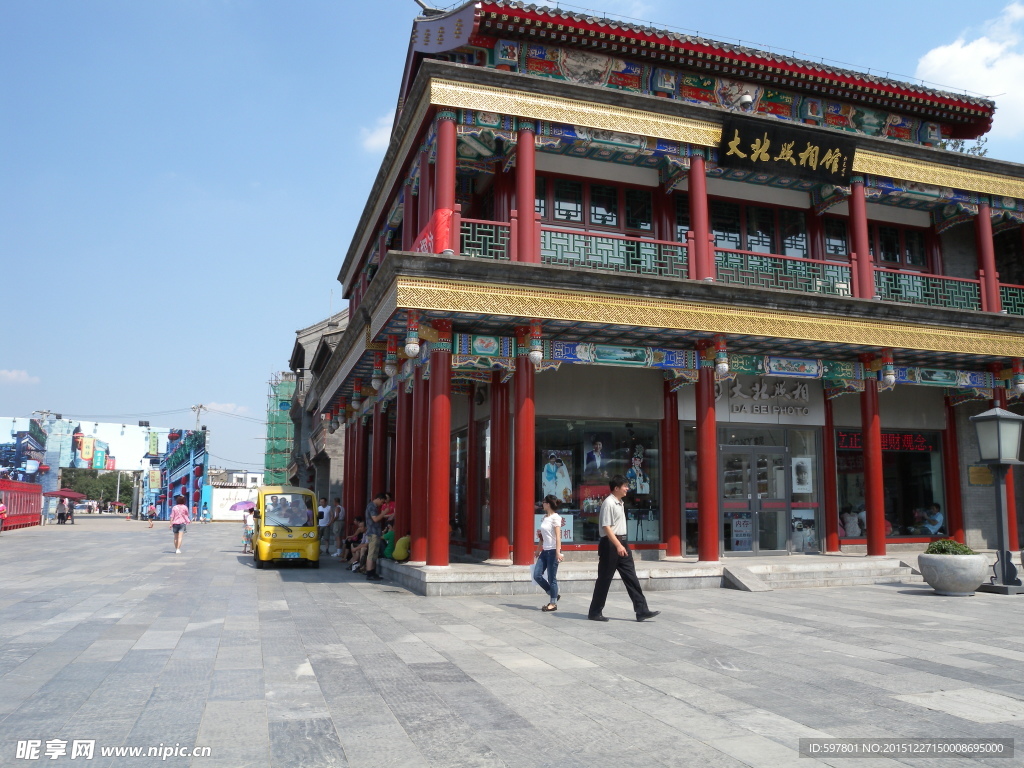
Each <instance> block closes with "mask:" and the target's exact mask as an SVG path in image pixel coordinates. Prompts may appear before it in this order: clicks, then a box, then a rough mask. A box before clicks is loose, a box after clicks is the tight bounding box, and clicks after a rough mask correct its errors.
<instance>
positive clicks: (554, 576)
mask: <svg viewBox="0 0 1024 768" xmlns="http://www.w3.org/2000/svg"><path fill="white" fill-rule="evenodd" d="M544 571H547V573H548V577H547V578H546V579H545V578H544ZM533 580H534V581H536V582H537V583H538V584H539V585H540V588H541V589H543V590H544V591H545V592H547V593H548V595H549V596H550V597H551V602H552V603H553V602H555V601H556V600H557V599H558V550H556V549H544V550H541V553H540V556H539V557H538V558H537V563H536V565H534V566H533Z"/></svg>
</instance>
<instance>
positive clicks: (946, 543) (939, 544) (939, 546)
mask: <svg viewBox="0 0 1024 768" xmlns="http://www.w3.org/2000/svg"><path fill="white" fill-rule="evenodd" d="M924 553H925V554H926V555H976V554H978V553H977V552H975V551H974V550H973V549H971V548H970V547H968V546H967V545H966V544H961V543H960V542H959V541H955V540H954V539H939V540H938V541H933V542H932V543H931V544H929V545H928V549H926V550H925V551H924Z"/></svg>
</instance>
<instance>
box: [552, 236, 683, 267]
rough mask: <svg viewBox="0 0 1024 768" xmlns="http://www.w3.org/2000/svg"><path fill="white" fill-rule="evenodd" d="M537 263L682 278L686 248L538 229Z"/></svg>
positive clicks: (678, 244)
mask: <svg viewBox="0 0 1024 768" xmlns="http://www.w3.org/2000/svg"><path fill="white" fill-rule="evenodd" d="M540 259H541V261H542V262H543V263H545V264H561V265H563V266H569V267H585V268H588V269H599V270H607V271H609V272H626V273H632V274H638V275H658V276H660V277H686V276H687V266H686V263H687V262H686V244H685V243H671V242H666V241H664V240H645V239H641V238H636V237H622V236H620V235H603V234H602V235H597V234H594V233H592V232H579V231H576V230H572V229H555V228H553V227H541V232H540Z"/></svg>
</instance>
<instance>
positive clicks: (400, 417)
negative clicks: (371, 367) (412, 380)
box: [395, 381, 412, 541]
mask: <svg viewBox="0 0 1024 768" xmlns="http://www.w3.org/2000/svg"><path fill="white" fill-rule="evenodd" d="M405 385H406V382H404V381H399V382H398V400H397V402H396V404H395V407H396V409H397V410H396V412H395V422H396V423H395V540H396V541H397V540H398V539H400V538H401V537H402V536H405V535H406V534H407V533H409V521H410V509H411V505H412V393H411V392H407V391H406V387H405Z"/></svg>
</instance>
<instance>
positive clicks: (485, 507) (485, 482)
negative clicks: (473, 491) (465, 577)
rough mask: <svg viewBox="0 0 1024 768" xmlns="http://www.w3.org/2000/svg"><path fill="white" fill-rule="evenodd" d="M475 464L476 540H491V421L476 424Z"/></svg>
mask: <svg viewBox="0 0 1024 768" xmlns="http://www.w3.org/2000/svg"><path fill="white" fill-rule="evenodd" d="M476 430H477V440H476V445H477V466H478V467H480V470H479V471H480V476H481V482H480V499H479V500H478V501H477V502H476V505H477V509H478V510H479V513H478V514H479V517H478V522H477V526H476V537H477V541H480V542H484V543H486V542H490V540H491V422H490V421H484V422H481V423H479V424H477V425H476Z"/></svg>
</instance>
